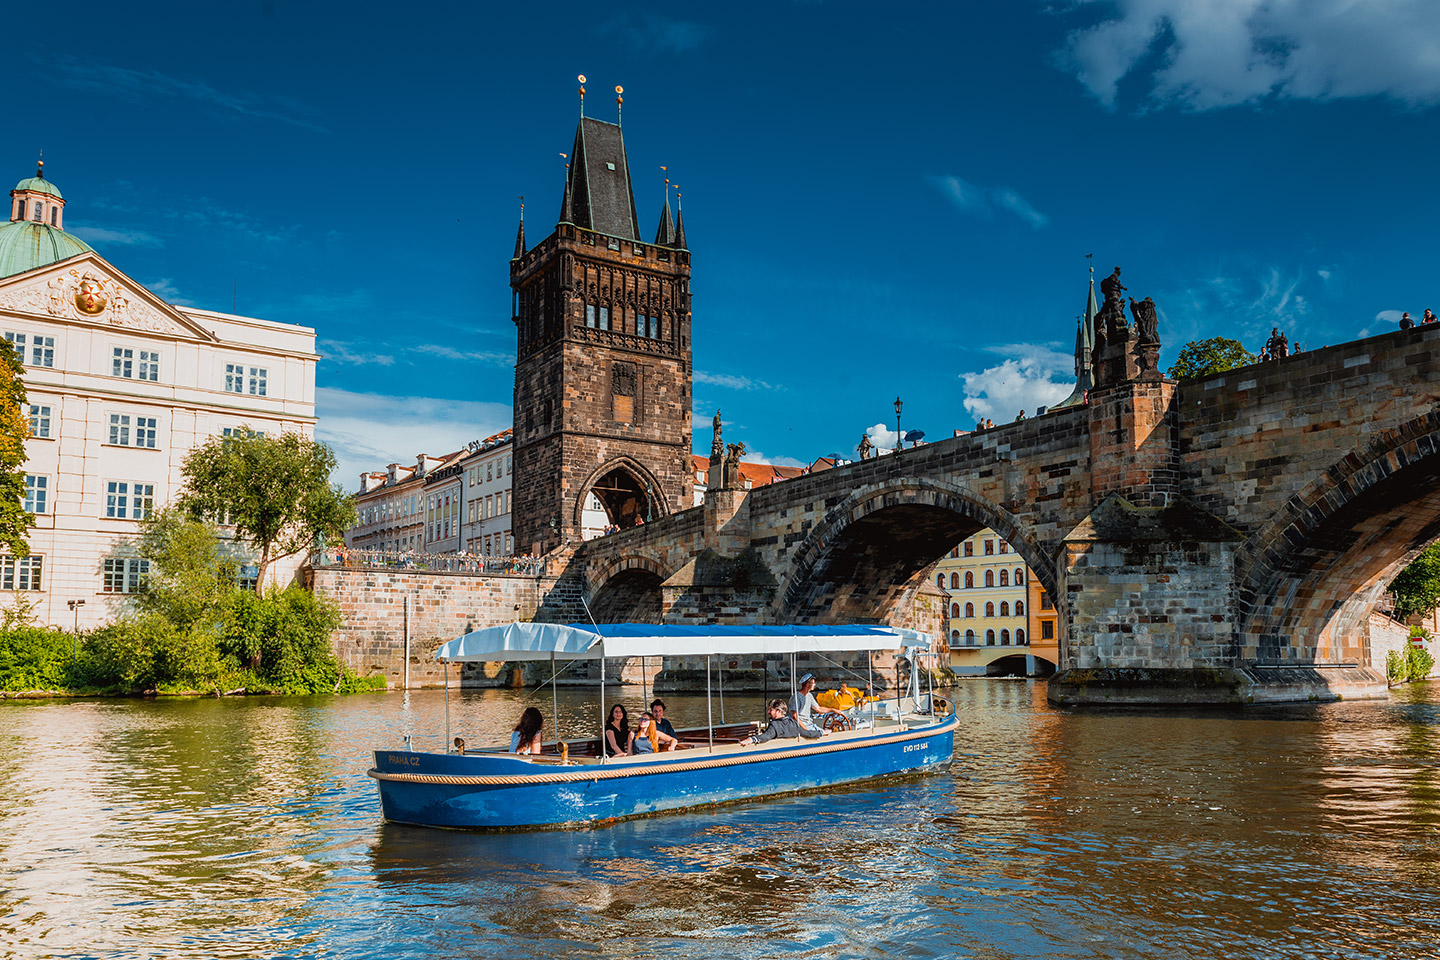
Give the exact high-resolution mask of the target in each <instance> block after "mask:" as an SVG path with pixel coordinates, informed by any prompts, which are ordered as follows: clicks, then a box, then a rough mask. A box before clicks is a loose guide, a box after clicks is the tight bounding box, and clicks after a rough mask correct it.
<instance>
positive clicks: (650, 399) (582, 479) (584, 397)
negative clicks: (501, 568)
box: [510, 88, 694, 554]
mask: <svg viewBox="0 0 1440 960" xmlns="http://www.w3.org/2000/svg"><path fill="white" fill-rule="evenodd" d="M582 97H583V88H582ZM582 104H583V100H582ZM569 161H570V162H569V165H568V168H567V174H566V179H565V189H564V194H563V196H562V199H561V205H560V216H559V219H558V222H557V223H556V225H555V229H554V232H552V233H551V234H550V235H549V236H548V237H546V238H545V239H544V240H542V241H540V242H539V243H538V244H536V245H535V246H534V247H532V248H529V249H527V248H526V243H525V223H524V220H523V219H522V220H521V222H520V229H519V232H518V234H517V236H516V239H515V256H514V257H513V259H511V261H510V287H511V291H512V315H513V317H514V322H515V331H516V365H515V394H514V410H515V425H514V430H515V434H514V442H513V447H514V458H515V460H514V477H513V481H512V486H513V496H514V499H513V521H514V522H513V532H514V540H515V550H516V552H528V553H533V554H543V553H546V552H548V551H549V550H552V549H554V548H555V547H558V546H561V545H563V544H564V543H566V542H577V543H578V542H579V541H580V540H581V539H583V536H584V531H585V529H586V526H587V524H586V521H585V514H586V505H587V503H593V502H595V501H598V502H599V503H600V505H601V506H602V508H603V510H604V512H605V514H606V518H607V520H608V522H609V523H610V524H613V525H615V526H618V527H620V528H622V529H623V528H626V527H631V526H634V525H636V524H638V523H643V522H645V521H646V520H648V519H656V518H658V517H662V516H667V515H669V514H671V513H674V512H676V511H679V510H684V509H686V508H688V507H690V506H692V505H693V502H694V501H693V494H692V488H693V485H694V480H693V471H692V469H691V452H690V450H691V378H692V365H691V357H690V251H689V249H688V248H687V246H686V241H685V225H684V220H683V214H682V215H679V216H677V217H675V218H672V217H671V214H670V202H669V197H668V192H667V196H666V200H665V204H664V208H663V210H662V211H661V214H660V220H659V226H658V228H657V229H656V232H655V236H654V240H653V241H648V240H646V239H644V238H643V237H642V235H641V230H640V223H639V218H638V216H637V215H636V212H635V197H634V192H633V190H632V187H631V181H630V166H629V160H628V157H627V156H626V152H625V138H624V135H623V132H622V130H621V128H620V126H619V124H612V123H606V122H604V121H600V120H596V119H593V118H591V117H586V116H584V115H583V111H582V115H581V118H580V123H579V126H578V127H577V128H576V131H575V141H574V146H573V147H572V150H571V153H570V155H569ZM592 498H593V500H592Z"/></svg>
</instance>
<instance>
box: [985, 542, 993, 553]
mask: <svg viewBox="0 0 1440 960" xmlns="http://www.w3.org/2000/svg"><path fill="white" fill-rule="evenodd" d="M994 554H995V541H994V540H986V541H985V556H987V557H989V556H993V555H994Z"/></svg>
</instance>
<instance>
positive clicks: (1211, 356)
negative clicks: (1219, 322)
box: [1169, 337, 1260, 380]
mask: <svg viewBox="0 0 1440 960" xmlns="http://www.w3.org/2000/svg"><path fill="white" fill-rule="evenodd" d="M1259 359H1260V358H1259V357H1257V356H1255V354H1253V353H1251V352H1250V351H1249V350H1246V349H1245V347H1244V345H1242V344H1241V343H1240V341H1239V340H1231V339H1230V338H1229V337H1211V338H1210V339H1209V340H1191V341H1190V342H1189V343H1187V344H1185V346H1183V347H1181V348H1180V355H1179V356H1177V357H1176V358H1175V365H1174V366H1172V367H1171V368H1170V374H1169V376H1170V379H1172V380H1182V379H1184V378H1185V377H1208V376H1209V375H1210V374H1212V373H1221V372H1223V371H1225V370H1233V369H1234V368H1236V367H1243V366H1245V365H1246V364H1251V363H1255V362H1256V361H1258V360H1259Z"/></svg>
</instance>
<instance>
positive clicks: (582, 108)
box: [575, 73, 585, 117]
mask: <svg viewBox="0 0 1440 960" xmlns="http://www.w3.org/2000/svg"><path fill="white" fill-rule="evenodd" d="M575 79H577V80H579V81H580V116H582V117H583V116H585V74H583V73H582V74H580V76H578V77H576V78H575Z"/></svg>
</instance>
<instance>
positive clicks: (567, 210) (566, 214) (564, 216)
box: [560, 153, 575, 223]
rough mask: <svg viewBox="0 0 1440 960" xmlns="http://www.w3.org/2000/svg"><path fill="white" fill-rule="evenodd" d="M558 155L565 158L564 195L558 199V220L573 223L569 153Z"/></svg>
mask: <svg viewBox="0 0 1440 960" xmlns="http://www.w3.org/2000/svg"><path fill="white" fill-rule="evenodd" d="M560 156H561V157H563V158H564V160H565V196H564V198H563V199H561V201H560V222H561V223H574V222H575V212H574V210H573V209H572V203H571V200H570V155H569V154H565V153H562V154H560Z"/></svg>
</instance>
